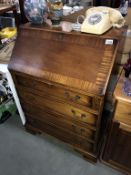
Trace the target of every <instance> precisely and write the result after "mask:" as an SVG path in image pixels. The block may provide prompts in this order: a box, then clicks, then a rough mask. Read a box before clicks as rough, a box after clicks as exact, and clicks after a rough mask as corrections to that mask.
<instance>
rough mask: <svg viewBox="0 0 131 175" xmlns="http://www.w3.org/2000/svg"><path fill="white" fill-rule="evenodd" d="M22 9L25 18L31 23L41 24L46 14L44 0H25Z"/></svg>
mask: <svg viewBox="0 0 131 175" xmlns="http://www.w3.org/2000/svg"><path fill="white" fill-rule="evenodd" d="M24 11H25V15H26V17H27V19H28V20H29V21H30V22H31V23H32V24H42V23H43V22H44V16H46V15H47V3H46V0H25V2H24Z"/></svg>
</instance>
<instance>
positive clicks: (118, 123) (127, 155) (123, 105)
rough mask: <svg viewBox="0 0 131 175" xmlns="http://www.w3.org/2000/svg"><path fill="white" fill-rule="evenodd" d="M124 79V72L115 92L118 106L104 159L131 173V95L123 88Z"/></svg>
mask: <svg viewBox="0 0 131 175" xmlns="http://www.w3.org/2000/svg"><path fill="white" fill-rule="evenodd" d="M124 79H125V78H124V73H123V74H122V76H121V77H120V79H119V81H118V83H117V86H116V89H115V92H114V98H115V100H116V107H115V111H114V116H113V119H112V122H111V126H110V129H109V136H108V139H107V143H106V147H105V150H104V155H103V160H104V162H105V163H106V164H108V165H110V166H112V167H114V168H117V169H119V170H121V171H123V172H124V173H126V174H131V97H128V96H127V95H125V94H124V92H123V90H122V88H123V87H122V86H123V83H124Z"/></svg>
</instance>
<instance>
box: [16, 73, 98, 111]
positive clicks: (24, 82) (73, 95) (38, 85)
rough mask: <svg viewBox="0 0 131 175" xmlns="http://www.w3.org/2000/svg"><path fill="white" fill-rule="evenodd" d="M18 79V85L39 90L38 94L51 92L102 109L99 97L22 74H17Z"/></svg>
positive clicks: (74, 101)
mask: <svg viewBox="0 0 131 175" xmlns="http://www.w3.org/2000/svg"><path fill="white" fill-rule="evenodd" d="M16 80H17V84H18V85H21V86H24V87H28V88H31V89H36V90H38V94H40V95H43V96H46V95H47V94H49V95H52V96H54V97H56V98H60V99H62V100H65V101H68V102H70V103H75V104H79V105H82V106H85V107H89V108H91V109H93V110H95V111H99V109H100V103H101V99H100V98H99V97H96V96H87V95H83V94H80V93H77V92H73V91H70V90H67V89H64V88H61V87H57V86H55V85H54V84H51V83H47V82H46V83H45V82H41V81H36V80H34V79H30V78H27V77H26V78H25V77H22V76H16Z"/></svg>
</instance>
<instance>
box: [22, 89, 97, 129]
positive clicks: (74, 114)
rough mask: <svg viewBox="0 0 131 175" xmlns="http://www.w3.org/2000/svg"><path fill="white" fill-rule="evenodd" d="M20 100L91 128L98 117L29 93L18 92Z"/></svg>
mask: <svg viewBox="0 0 131 175" xmlns="http://www.w3.org/2000/svg"><path fill="white" fill-rule="evenodd" d="M19 96H20V99H21V100H22V101H24V102H25V103H29V104H33V105H35V106H36V107H40V108H44V107H45V108H47V109H48V111H54V112H57V113H59V114H61V115H63V116H64V117H65V118H66V119H69V120H70V118H72V119H73V120H80V121H82V122H85V123H87V124H90V125H92V126H96V122H97V119H98V116H97V115H95V114H91V113H88V112H85V111H83V110H81V109H78V108H75V107H74V106H72V105H70V104H66V103H64V102H58V101H51V100H49V99H48V98H43V97H40V96H39V95H37V96H36V95H34V94H31V93H29V92H25V91H20V92H19Z"/></svg>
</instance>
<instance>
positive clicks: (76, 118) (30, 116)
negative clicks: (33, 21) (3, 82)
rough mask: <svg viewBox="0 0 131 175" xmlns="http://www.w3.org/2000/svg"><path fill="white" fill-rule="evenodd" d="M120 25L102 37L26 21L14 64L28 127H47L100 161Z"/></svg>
mask: <svg viewBox="0 0 131 175" xmlns="http://www.w3.org/2000/svg"><path fill="white" fill-rule="evenodd" d="M120 36H121V30H117V29H111V30H110V31H109V32H107V33H106V34H104V35H102V36H95V35H89V34H82V33H79V32H70V33H65V32H62V31H61V30H60V29H59V28H50V27H48V26H46V25H42V26H32V25H30V24H25V25H23V26H21V28H20V30H19V34H18V38H17V41H16V45H15V48H14V50H13V54H12V58H11V61H10V63H9V70H10V72H11V74H12V77H13V80H14V82H15V86H16V89H17V92H18V95H19V98H20V102H21V105H22V108H23V110H24V113H25V116H26V120H27V122H26V125H25V127H26V129H27V130H28V131H31V132H36V133H37V132H45V133H47V134H49V135H52V136H55V137H56V138H58V139H60V140H62V141H64V142H66V143H68V144H70V145H72V146H73V148H74V149H75V150H77V151H79V152H80V153H81V154H82V155H84V156H85V157H86V158H88V159H89V160H90V161H93V162H96V160H97V157H98V152H99V143H100V126H101V114H102V110H103V103H104V97H105V94H106V90H107V85H108V82H109V79H110V75H111V72H112V69H113V65H114V62H115V56H116V53H117V49H118V44H119V40H120Z"/></svg>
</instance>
